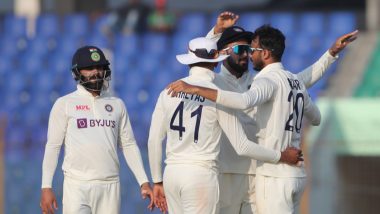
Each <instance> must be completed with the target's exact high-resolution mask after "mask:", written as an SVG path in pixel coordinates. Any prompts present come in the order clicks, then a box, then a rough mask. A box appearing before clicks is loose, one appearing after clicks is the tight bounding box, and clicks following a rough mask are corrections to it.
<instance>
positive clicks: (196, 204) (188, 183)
mask: <svg viewBox="0 0 380 214" xmlns="http://www.w3.org/2000/svg"><path fill="white" fill-rule="evenodd" d="M163 182H164V190H165V196H166V200H167V203H168V209H169V214H217V213H219V185H218V175H217V172H216V170H215V169H211V168H207V167H203V166H198V165H190V164H170V165H167V166H166V168H165V172H164V181H163Z"/></svg>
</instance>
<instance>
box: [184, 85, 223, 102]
mask: <svg viewBox="0 0 380 214" xmlns="http://www.w3.org/2000/svg"><path fill="white" fill-rule="evenodd" d="M190 94H198V95H200V96H202V97H204V98H206V99H208V100H211V101H213V102H215V101H216V99H217V96H218V91H217V90H215V89H211V88H205V87H202V86H193V87H192V89H191V91H190Z"/></svg>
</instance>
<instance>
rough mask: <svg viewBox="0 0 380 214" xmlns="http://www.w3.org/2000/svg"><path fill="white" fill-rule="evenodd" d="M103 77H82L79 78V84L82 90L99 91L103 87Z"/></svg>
mask: <svg viewBox="0 0 380 214" xmlns="http://www.w3.org/2000/svg"><path fill="white" fill-rule="evenodd" d="M91 80H96V81H95V82H91ZM103 82H104V80H103V77H100V76H99V75H95V76H91V77H87V78H86V77H84V76H81V78H80V82H79V83H80V84H81V85H83V87H84V88H86V89H87V90H89V91H101V90H102V87H103Z"/></svg>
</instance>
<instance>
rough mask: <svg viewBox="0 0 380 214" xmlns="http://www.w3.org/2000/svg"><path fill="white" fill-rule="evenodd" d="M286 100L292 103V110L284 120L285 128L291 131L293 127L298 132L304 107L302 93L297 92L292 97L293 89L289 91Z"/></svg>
mask: <svg viewBox="0 0 380 214" xmlns="http://www.w3.org/2000/svg"><path fill="white" fill-rule="evenodd" d="M288 102H292V103H293V112H292V113H291V114H290V115H289V119H288V120H287V121H286V125H285V130H286V131H291V132H292V131H294V128H295V129H296V132H297V133H300V132H301V126H302V117H303V108H304V97H303V94H302V93H297V95H296V97H295V98H294V96H293V91H290V93H289V96H288ZM292 124H293V125H292Z"/></svg>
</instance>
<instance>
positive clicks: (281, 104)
mask: <svg viewBox="0 0 380 214" xmlns="http://www.w3.org/2000/svg"><path fill="white" fill-rule="evenodd" d="M356 33H357V32H354V33H353V34H352V35H348V36H346V37H344V38H342V40H341V41H339V42H340V43H345V42H346V43H349V42H351V41H353V40H354V39H355V38H356ZM284 49H285V36H284V35H283V34H282V33H281V32H280V31H279V30H278V29H275V28H272V27H270V26H267V25H264V26H262V27H260V28H258V29H257V30H256V31H255V33H254V35H253V41H252V43H251V51H252V53H251V60H252V62H253V64H254V68H255V70H257V71H260V73H259V74H258V75H256V76H255V77H254V81H253V82H252V85H251V87H250V89H249V90H248V91H246V92H244V93H236V92H230V91H225V90H221V89H212V88H204V87H199V86H191V85H189V84H188V83H186V82H183V81H177V82H175V83H172V84H170V86H169V88H170V90H169V93H172V92H174V93H173V95H176V92H180V93H187V94H191V95H193V96H195V95H200V96H202V97H205V98H206V99H210V100H212V101H215V102H216V103H217V104H222V105H224V106H227V107H230V108H237V109H247V108H249V107H255V112H256V113H255V115H256V117H255V119H256V124H257V130H258V133H257V139H258V143H259V144H260V145H263V146H265V147H266V148H272V149H275V150H277V151H281V150H283V149H284V148H286V147H289V146H294V147H296V148H300V137H301V128H302V122H303V118H308V119H309V120H310V122H311V124H312V125H318V124H319V122H320V118H321V117H320V113H319V110H318V108H317V107H316V106H315V105H314V104H313V103H312V101H311V99H310V97H309V96H308V93H307V91H306V86H305V84H304V83H303V81H301V79H300V78H299V77H298V76H297V75H295V74H292V73H290V72H288V71H286V70H285V69H284V67H283V66H282V64H281V57H282V54H283V52H284ZM305 184H306V172H305V170H304V167H303V165H302V164H301V166H290V165H284V164H282V163H275V164H274V163H265V162H262V161H258V165H257V169H256V204H257V210H258V213H259V214H269V213H270V214H277V213H279V214H280V213H281V214H286V213H296V212H298V207H299V201H300V198H301V195H302V193H303V190H304V187H305Z"/></svg>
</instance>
